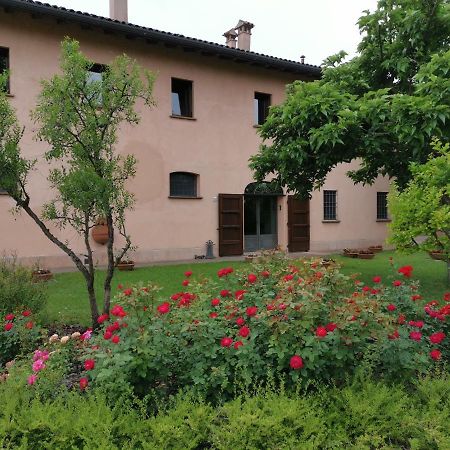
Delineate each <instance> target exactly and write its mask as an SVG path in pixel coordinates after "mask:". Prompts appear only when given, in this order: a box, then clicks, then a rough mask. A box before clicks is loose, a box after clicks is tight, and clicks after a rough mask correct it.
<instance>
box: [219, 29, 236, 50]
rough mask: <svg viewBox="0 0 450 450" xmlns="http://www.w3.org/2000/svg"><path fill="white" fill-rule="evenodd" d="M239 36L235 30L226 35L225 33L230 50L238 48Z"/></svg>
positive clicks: (227, 32)
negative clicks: (237, 40) (237, 39)
mask: <svg viewBox="0 0 450 450" xmlns="http://www.w3.org/2000/svg"><path fill="white" fill-rule="evenodd" d="M237 35H238V34H237V33H236V31H235V30H234V29H233V28H232V29H231V30H228V31H226V32H225V33H223V36H225V38H226V40H227V41H226V43H225V45H226V46H227V47H230V48H236V43H237V42H236V38H237Z"/></svg>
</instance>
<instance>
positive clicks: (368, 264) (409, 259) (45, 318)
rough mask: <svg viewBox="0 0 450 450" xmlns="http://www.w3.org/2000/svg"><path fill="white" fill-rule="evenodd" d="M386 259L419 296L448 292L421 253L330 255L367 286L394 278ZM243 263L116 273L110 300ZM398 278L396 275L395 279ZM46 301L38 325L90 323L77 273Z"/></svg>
mask: <svg viewBox="0 0 450 450" xmlns="http://www.w3.org/2000/svg"><path fill="white" fill-rule="evenodd" d="M389 257H393V262H394V266H395V267H397V268H398V267H400V266H402V265H406V264H410V265H412V266H413V267H414V271H413V278H415V279H418V280H419V281H420V284H421V289H420V292H421V293H422V295H423V296H424V297H425V298H427V299H429V300H434V299H440V298H442V295H443V294H444V292H446V291H448V290H449V288H448V287H447V285H446V266H445V263H443V262H442V261H434V260H432V259H431V258H430V257H429V256H428V255H427V254H425V253H417V254H414V255H397V254H396V253H394V252H392V251H386V252H382V253H380V254H377V255H376V256H375V258H374V259H372V260H360V259H351V258H344V257H342V256H340V255H333V258H334V259H336V261H337V262H339V264H342V272H343V273H345V274H347V275H351V274H355V273H357V274H359V275H358V279H360V280H362V281H364V282H366V283H371V281H372V278H373V277H374V276H375V275H380V276H382V277H383V279H385V280H386V279H387V278H388V277H392V276H396V274H395V270H394V269H392V267H391V265H390V262H389ZM244 264H246V263H244V262H237V261H233V262H228V261H219V262H211V263H196V264H177V265H163V266H151V267H143V268H138V269H136V270H134V271H133V272H118V271H116V274H115V276H114V279H113V283H112V285H113V292H112V294H113V296H114V294H116V293H117V290H118V289H117V286H118V285H119V284H123V285H124V286H129V285H131V284H133V283H138V282H143V283H147V282H152V283H155V284H157V285H159V286H160V287H161V288H162V290H161V292H160V295H161V297H164V296H166V297H167V296H169V295H171V294H173V293H174V292H177V291H180V290H182V289H183V287H182V286H181V282H182V281H183V279H184V278H185V277H184V272H185V271H186V270H192V271H193V272H194V274H195V276H197V277H198V276H206V277H208V276H215V274H216V272H217V270H218V269H219V268H221V267H225V266H231V267H233V268H238V267H243V266H244ZM399 276H400V275H399ZM104 277H105V272H104V271H99V272H98V275H97V280H96V291H97V293H98V294H99V298H101V296H102V295H101V294H102V285H103V281H104ZM48 294H49V300H48V304H47V307H46V309H45V310H44V311H43V313H42V322H43V323H46V324H50V323H65V324H82V325H88V324H89V323H90V314H89V305H88V300H87V294H86V288H85V284H84V279H83V277H82V275H81V274H80V273H79V272H71V273H60V274H56V275H55V278H54V280H52V281H50V282H49V283H48Z"/></svg>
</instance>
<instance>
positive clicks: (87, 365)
mask: <svg viewBox="0 0 450 450" xmlns="http://www.w3.org/2000/svg"><path fill="white" fill-rule="evenodd" d="M94 367H95V361H94V360H93V359H87V360H86V361H85V362H84V370H92V369H93V368H94Z"/></svg>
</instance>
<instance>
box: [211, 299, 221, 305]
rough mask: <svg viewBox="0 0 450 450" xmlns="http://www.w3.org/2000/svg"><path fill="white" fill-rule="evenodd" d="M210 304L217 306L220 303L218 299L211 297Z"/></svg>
mask: <svg viewBox="0 0 450 450" xmlns="http://www.w3.org/2000/svg"><path fill="white" fill-rule="evenodd" d="M211 305H212V306H219V305H220V300H219V299H218V298H213V299H212V300H211Z"/></svg>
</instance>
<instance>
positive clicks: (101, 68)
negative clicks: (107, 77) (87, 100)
mask: <svg viewBox="0 0 450 450" xmlns="http://www.w3.org/2000/svg"><path fill="white" fill-rule="evenodd" d="M106 68H107V66H105V65H103V64H92V66H91V68H90V69H89V72H88V73H87V79H86V81H87V83H88V84H92V83H101V82H102V81H103V74H104V73H105V72H106ZM93 97H94V96H93ZM97 97H98V98H97V103H98V105H102V103H103V99H102V95H101V94H100V93H99V94H98V96H97Z"/></svg>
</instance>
